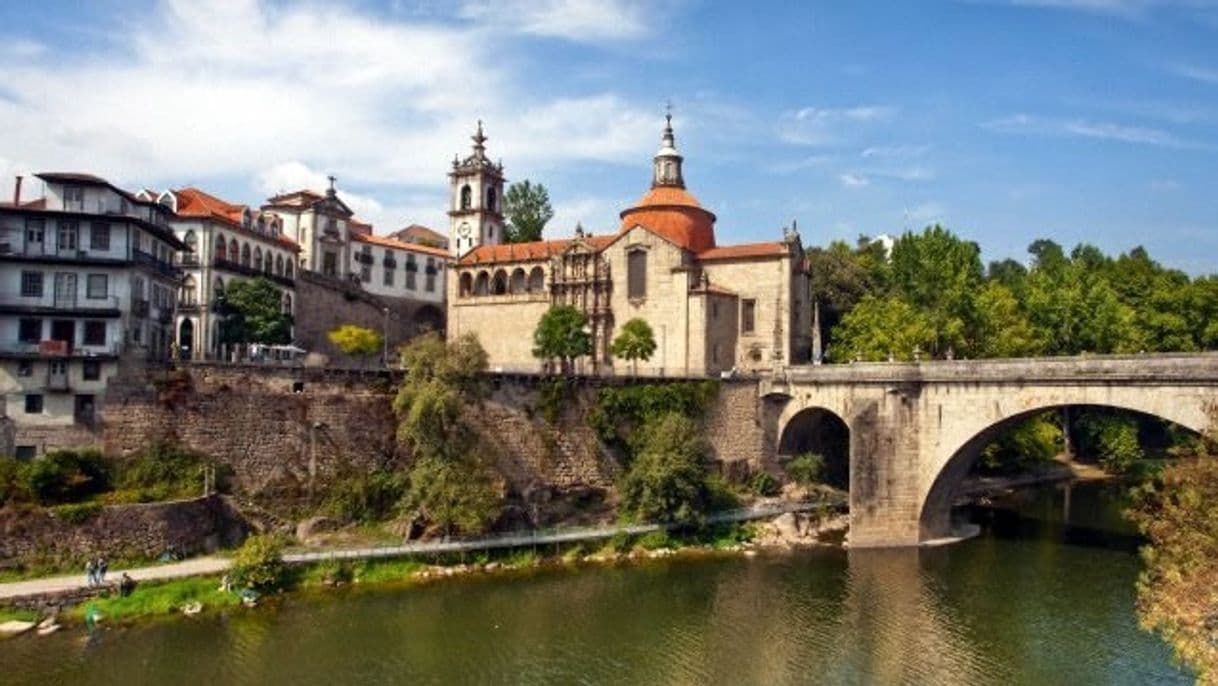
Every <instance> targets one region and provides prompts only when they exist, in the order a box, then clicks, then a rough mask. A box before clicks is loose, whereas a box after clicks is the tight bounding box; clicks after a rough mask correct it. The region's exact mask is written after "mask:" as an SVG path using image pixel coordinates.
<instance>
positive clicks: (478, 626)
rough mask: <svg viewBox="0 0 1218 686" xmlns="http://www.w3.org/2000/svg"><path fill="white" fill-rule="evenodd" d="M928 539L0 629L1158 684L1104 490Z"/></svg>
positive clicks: (782, 669)
mask: <svg viewBox="0 0 1218 686" xmlns="http://www.w3.org/2000/svg"><path fill="white" fill-rule="evenodd" d="M1064 496H1065V492H1064V490H1063V489H1062V488H1061V487H1046V488H1040V489H1035V490H1033V491H1030V492H1026V493H1024V494H1023V495H1022V496H1021V497H1020V498H1019V499H1018V502H1016V503H1015V505H1014V507H1016V508H1017V510H1018V512H1019V513H1021V514H1015V513H1012V512H997V513H996V512H995V511H993V510H979V511H976V512H973V513H972V516H973V517H974V518H975V519H976V521H979V522H980V523H981V524H982V529H983V531H982V535H981V536H979V537H977V538H975V539H973V540H970V541H967V542H964V543H960V544H956V545H951V546H946V547H942V548H937V549H929V550H920V551H919V550H896V551H855V552H852V553H849V554H847V553H846V552H843V551H839V550H813V551H802V552H797V553H781V554H780V553H773V554H764V553H763V554H761V555H758V556H756V557H753V558H746V557H714V558H709V559H677V560H672V559H666V560H657V561H651V562H647V563H642V564H637V565H622V566H617V567H594V566H588V567H582V568H578V569H569V568H560V569H542V570H537V571H533V572H528V573H520V574H515V575H511V576H480V577H471V578H463V579H457V580H446V581H443V582H439V583H434V584H430V585H426V586H422V587H413V588H398V589H388V588H378V589H359V588H350V589H346V590H340V591H337V592H331V593H324V594H320V593H319V594H314V595H303V596H294V597H291V598H288V599H287V600H285V601H284V602H283V603H281V604H279V605H277V606H275V607H261V608H258V609H257V610H254V611H235V612H233V613H232V614H231V615H229V616H223V617H221V616H210V617H208V616H204V617H198V618H189V619H188V618H173V619H167V620H164V621H157V622H152V623H146V624H142V625H139V626H135V627H130V628H114V627H110V628H107V629H105V630H104V631H101V632H99V634H98V635H96V636H94V637H93V638H92V639H86V637H85V636H84V632H83V630H72V631H67V632H61V633H59V634H56V635H53V636H50V637H46V638H33V637H29V638H26V637H23V638H19V639H14V640H10V641H6V642H4V643H0V682H3V683H4V684H9V685H12V686H17V685H20V684H37V685H38V686H46V685H48V684H68V683H81V684H89V685H90V686H102V685H106V684H181V685H182V686H185V685H186V684H210V685H215V686H219V685H221V684H284V685H292V686H301V685H303V684H498V683H537V684H902V683H907V684H944V685H950V684H1037V685H1041V684H1070V685H1071V686H1082V685H1084V684H1139V685H1141V684H1175V683H1181V684H1183V683H1191V678H1190V677H1189V676H1188V675H1187V674H1186V673H1184V672H1182V671H1181V670H1180V669H1179V668H1178V667H1176V666H1175V665H1174V664H1173V663H1172V661H1171V655H1170V651H1169V649H1168V648H1167V646H1166V645H1165V644H1164V643H1163V642H1162V641H1160V640H1159V639H1158V638H1156V637H1154V636H1151V635H1148V634H1146V633H1143V632H1141V631H1140V630H1139V629H1138V627H1137V621H1136V618H1135V616H1134V611H1133V602H1134V591H1133V584H1134V579H1135V578H1136V576H1137V572H1138V569H1139V561H1138V558H1137V555H1136V552H1135V550H1134V547H1133V546H1134V543H1135V541H1134V540H1133V539H1132V538H1131V537H1130V535H1129V534H1130V532H1129V530H1128V529H1127V528H1125V527H1123V526H1122V525H1121V524H1120V523H1119V521H1118V520H1117V517H1116V515H1117V512H1118V511H1119V505H1118V504H1117V501H1116V498H1115V495H1114V492H1113V490H1112V487H1111V486H1110V485H1105V484H1097V483H1082V484H1075V485H1073V487H1072V488H1071V490H1070V512H1069V515H1070V516H1069V523H1063V521H1062V520H1063V514H1064V504H1063V499H1064Z"/></svg>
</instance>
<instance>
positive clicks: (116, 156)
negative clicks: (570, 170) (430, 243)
mask: <svg viewBox="0 0 1218 686" xmlns="http://www.w3.org/2000/svg"><path fill="white" fill-rule="evenodd" d="M615 6H616V5H615ZM555 7H556V8H557V9H556V10H555V11H556V12H558V14H559V15H561V16H565V17H567V19H566V20H564V21H568V22H573V21H574V19H572V17H574V16H575V13H576V10H578V9H579V8H580V7H583V6H582V5H580V4H579V3H568V4H565V5H564V4H562V3H558V4H557V5H555ZM564 8H565V9H564ZM606 11H608V10H606ZM554 21H558V20H557V19H555V20H554ZM115 22H116V23H115V24H114V25H113V26H109V27H106V28H107V29H108V30H110V31H111V32H114V33H116V34H117V33H123V32H130V39H129V40H127V41H125V42H122V43H121V44H120V46H119V47H118V48H117V49H110V50H106V51H100V52H87V53H84V54H82V55H76V56H73V58H72V59H70V60H64V59H59V58H56V56H55V55H53V54H52V53H51V52H50V51H40V50H38V49H36V48H34V47H32V46H33V45H35V44H32V43H31V45H30V46H27V47H25V48H21V49H20V50H19V51H18V52H20V53H21V56H20V58H14V59H11V60H5V68H4V69H0V93H3V94H4V95H3V97H0V151H3V152H4V156H5V158H6V159H8V160H9V162H8V163H6V165H5V166H2V167H0V172H3V173H5V178H3V179H0V197H2V196H3V195H6V194H7V192H9V191H6V190H5V189H6V188H9V187H10V183H11V171H12V169H11V167H13V166H14V165H18V161H19V162H20V164H19V165H18V166H19V167H20V168H28V167H27V164H28V165H32V166H35V167H37V169H39V170H44V169H61V170H83V171H91V172H93V173H97V174H99V175H102V176H105V177H107V178H108V179H110V180H111V181H113V182H115V183H118V184H120V185H124V186H131V187H136V186H141V185H157V186H183V185H187V184H198V185H201V186H204V187H206V183H205V182H206V181H207V180H214V179H229V180H232V179H234V178H235V179H246V180H248V181H249V183H250V184H252V186H253V188H254V189H257V190H259V191H261V192H265V191H266V190H267V189H270V188H274V190H278V188H277V185H278V184H279V183H281V182H283V183H286V180H288V179H296V180H301V181H309V182H310V183H311V184H313V185H318V184H317V177H318V176H324V175H325V174H329V173H333V174H335V175H336V176H338V177H339V178H340V186H341V187H344V188H349V189H352V190H353V191H355V193H354V197H357V198H362V199H363V202H364V204H363V205H362V206H361V208H360V210H359V211H360V212H361V213H366V215H367V216H368V218H370V219H376V216H377V215H379V216H381V217H385V218H386V221H388V218H392V223H394V224H396V223H398V222H401V221H403V220H412V219H410V218H409V217H401V216H395V215H393V214H392V213H393V212H394V211H395V209H394V208H399V209H400V208H401V206H402V205H403V204H402V203H401V202H398V201H396V200H392V199H383V198H385V197H386V193H387V192H388V193H389V194H390V195H392V196H395V197H401V196H404V195H408V194H409V195H411V196H412V197H416V198H420V197H434V198H436V199H437V201H438V202H437V205H436V207H435V208H434V210H432V211H429V212H428V213H427V215H428V217H429V219H428V221H431V222H433V223H439V221H438V220H440V219H442V218H443V207H444V194H445V193H446V192H447V183H446V179H445V176H444V175H445V173H446V172H447V170H448V169H449V164H450V162H451V159H452V156H453V154H454V153H460V154H461V155H466V154H468V152H469V145H470V143H469V135H470V134H471V133H472V132H473V128H474V122H475V120H476V119H478V118H482V119H485V120H486V126H487V132H488V134H489V135H490V136H491V142H490V144H489V145H490V148H489V152H490V154H491V155H492V156H494V157H499V156H502V157H503V158H505V159H506V160H507V161H508V167H509V174H510V175H515V176H516V177H517V178H521V177H522V176H520V175H519V173H520V172H522V171H526V170H531V169H542V168H547V167H553V166H558V165H561V164H563V163H568V162H571V161H586V160H595V161H602V162H609V163H624V162H630V163H633V164H637V163H638V162H639V159H640V158H639V155H642V156H643V157H642V159H644V160H645V159H647V157H649V155H650V150H649V148H651V147H652V146H654V145H655V141H656V136H657V135H658V127H659V124H658V121H659V114H658V112H659V109H658V106H657V107H656V108H655V111H652V110H651V109H649V108H640V107H636V106H634V105H633V104H631V103H629V102H627V101H626V100H624V99H623V98H622V97H620V96H618V95H616V94H615V93H613V92H611V91H610V92H593V93H586V94H581V95H580V96H579V97H570V98H560V99H548V98H541V97H537V96H535V95H533V94H531V90H532V87H531V86H532V84H531V82H530V80H529V78H528V77H527V76H526V75H525V74H523V73H519V72H518V71H515V70H514V69H515V67H514V63H513V62H512V61H511V60H505V59H503V55H504V51H505V49H506V48H505V46H504V45H503V38H502V37H501V36H499V35H498V34H497V33H496V32H495V31H491V30H489V29H488V28H487V27H484V26H482V25H480V24H476V23H475V24H471V23H468V22H467V23H465V24H460V25H453V24H451V23H449V24H445V23H427V22H425V21H421V20H419V19H417V18H415V17H406V18H394V17H386V16H382V15H375V14H371V13H367V12H363V11H361V10H359V9H358V8H356V7H352V6H349V5H342V6H337V7H331V6H328V5H320V4H309V5H291V6H281V5H279V4H277V3H272V2H270V1H269V0H267V1H266V2H263V1H261V0H225V1H222V2H214V3H213V2H209V3H195V2H192V1H190V0H165V2H163V3H162V4H160V5H158V6H157V8H156V9H155V10H153V11H150V12H145V13H141V14H140V16H139V18H138V22H135V20H134V19H131V18H128V19H121V18H120V19H116V20H115ZM124 22H130V23H124ZM569 25H571V26H574V25H576V24H569ZM216 27H223V30H216ZM10 51H11V48H10ZM53 58H54V59H53ZM472 74H476V75H477V78H471V75H472ZM521 102H528V103H531V105H530V106H528V107H521V106H520V103H521ZM507 132H511V133H510V134H508V133H507ZM293 185H295V184H293ZM369 188H375V189H376V193H375V195H377V197H378V198H382V199H379V200H374V199H373V198H372V195H373V193H371V192H369V191H368V189H369ZM385 189H400V190H392V191H386V190H385ZM229 199H230V200H232V201H233V202H244V203H248V204H257V203H258V202H259V201H260V200H261V198H229ZM356 202H361V201H360V200H357V201H356ZM373 203H376V204H373ZM408 204H409V203H407V205H408ZM437 210H438V212H437ZM379 224H380V222H379V221H378V230H380V228H381V226H380V225H379ZM445 224H446V222H445ZM386 228H388V227H386Z"/></svg>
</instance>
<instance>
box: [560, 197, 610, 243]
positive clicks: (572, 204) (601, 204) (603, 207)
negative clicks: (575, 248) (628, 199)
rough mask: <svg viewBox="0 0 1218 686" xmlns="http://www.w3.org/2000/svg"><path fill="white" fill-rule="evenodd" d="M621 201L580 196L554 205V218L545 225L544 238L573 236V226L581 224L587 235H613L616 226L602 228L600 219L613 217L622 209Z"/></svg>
mask: <svg viewBox="0 0 1218 686" xmlns="http://www.w3.org/2000/svg"><path fill="white" fill-rule="evenodd" d="M624 206H625V205H623V203H622V201H621V200H614V199H610V198H602V197H594V196H581V197H577V198H573V199H570V200H567V201H564V202H560V203H557V204H555V205H554V218H553V219H551V220H550V223H548V224H546V230H545V237H546V238H566V237H570V236H574V235H575V225H576V224H581V225H583V227H584V231H586V232H588V233H596V234H603V233H613V232H615V231H617V225H616V224H614V225H611V226H604V225H601V224H600V223H599V222H600V221H603V220H602V219H601V218H602V217H615V216H616V215H617V212H618V211H620V210H621V208H622V207H624Z"/></svg>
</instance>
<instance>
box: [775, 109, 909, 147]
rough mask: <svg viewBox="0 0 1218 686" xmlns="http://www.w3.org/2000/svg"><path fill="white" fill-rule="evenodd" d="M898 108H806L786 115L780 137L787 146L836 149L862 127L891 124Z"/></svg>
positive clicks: (781, 122) (780, 125) (783, 118)
mask: <svg viewBox="0 0 1218 686" xmlns="http://www.w3.org/2000/svg"><path fill="white" fill-rule="evenodd" d="M894 116H896V108H893V107H887V106H882V105H860V106H857V107H849V108H841V109H833V108H821V107H805V108H803V109H799V110H796V111H794V112H788V113H786V114H784V115H783V117H782V119H781V121H780V122H779V126H778V137H779V139H780V140H782V141H783V142H785V143H794V144H798V145H833V144H837V143H841V142H843V141H845V140H847V139H849V138H851V137H853V134H854V133H855V131H856V130H857V129H859V128H861V127H863V126H866V125H870V124H876V123H883V122H887V121H890V120H891V119H892V118H893V117H894Z"/></svg>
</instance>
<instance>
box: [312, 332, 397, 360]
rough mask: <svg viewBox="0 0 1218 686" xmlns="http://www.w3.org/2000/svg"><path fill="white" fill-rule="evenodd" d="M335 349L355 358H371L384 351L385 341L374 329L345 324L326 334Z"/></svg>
mask: <svg viewBox="0 0 1218 686" xmlns="http://www.w3.org/2000/svg"><path fill="white" fill-rule="evenodd" d="M326 338H328V339H330V342H331V343H333V344H334V347H336V348H338V349H339V350H341V351H343V352H344V353H345V354H347V355H351V356H353V357H365V358H366V357H371V356H372V355H375V354H377V353H379V352H381V351H382V350H383V346H384V343H385V339H384V338H382V337H381V334H380V333H379V332H377V331H374V330H373V329H368V328H365V327H362V326H356V325H355V324H343V325H342V326H340V327H338V328H337V329H334V330H332V331H330V332H329V333H328V334H326Z"/></svg>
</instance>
